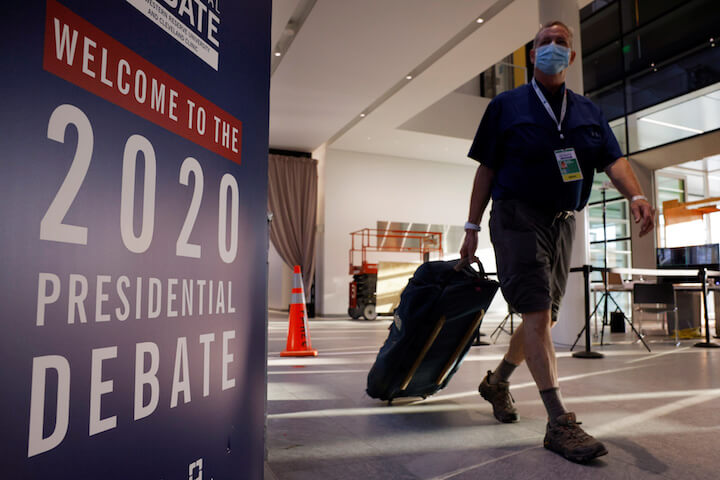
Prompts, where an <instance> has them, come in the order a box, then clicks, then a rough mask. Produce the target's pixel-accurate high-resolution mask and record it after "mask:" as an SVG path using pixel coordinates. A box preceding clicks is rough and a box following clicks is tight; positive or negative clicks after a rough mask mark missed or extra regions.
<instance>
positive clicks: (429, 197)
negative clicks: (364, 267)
mask: <svg viewBox="0 0 720 480" xmlns="http://www.w3.org/2000/svg"><path fill="white" fill-rule="evenodd" d="M476 168H477V164H476V163H475V162H474V161H473V160H470V159H468V160H467V165H458V164H449V163H439V162H430V161H421V160H415V159H408V158H400V157H389V156H382V155H375V154H366V153H358V152H349V151H343V150H336V149H328V150H327V158H326V163H325V172H324V177H325V198H324V203H325V215H324V219H325V224H324V228H319V229H318V230H319V231H322V232H323V233H322V234H321V235H322V236H323V241H322V242H320V243H321V244H322V245H324V251H323V252H322V253H321V252H318V255H322V257H323V262H322V269H318V277H317V278H318V281H317V283H318V285H319V286H321V288H318V292H317V295H318V297H319V298H318V305H319V309H320V308H321V310H319V311H320V313H321V314H322V315H338V314H340V315H346V314H347V308H348V284H349V282H350V281H351V280H352V277H351V276H350V275H349V274H348V266H349V265H348V262H349V259H348V250H349V249H350V232H353V231H355V230H359V229H362V228H376V222H377V221H378V220H389V221H397V222H420V223H428V224H432V223H435V224H446V225H463V224H464V223H465V221H466V220H467V214H468V206H469V202H470V193H471V190H472V182H473V178H474V175H475V170H476ZM487 221H488V214H487V213H486V215H485V216H484V218H483V222H482V226H483V230H482V232H480V236H479V248H478V252H479V255H478V256H479V257H480V259H481V260H482V261H483V264H484V266H485V268H486V270H488V271H494V270H495V260H494V256H493V255H494V254H493V250H492V247H491V245H490V238H489V234H488V228H487ZM397 258H398V260H400V261H414V260H416V257H415V256H414V254H398V257H397ZM417 259H418V260H419V258H417ZM370 260H371V261H372V259H370ZM320 278H322V280H320ZM497 297H498V299H499V301H496V302H494V304H493V308H492V309H493V310H495V309H499V310H500V311H501V312H504V311H505V310H506V308H507V307H506V305H505V303H504V301H503V300H502V295H500V294H498V296H497ZM320 306H321V307H320Z"/></svg>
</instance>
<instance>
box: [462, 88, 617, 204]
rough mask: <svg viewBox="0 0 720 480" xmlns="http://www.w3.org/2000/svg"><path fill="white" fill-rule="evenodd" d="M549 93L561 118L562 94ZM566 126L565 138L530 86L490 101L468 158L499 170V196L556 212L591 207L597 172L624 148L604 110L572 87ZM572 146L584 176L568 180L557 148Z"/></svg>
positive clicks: (494, 194) (495, 193) (494, 189)
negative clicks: (565, 178)
mask: <svg viewBox="0 0 720 480" xmlns="http://www.w3.org/2000/svg"><path fill="white" fill-rule="evenodd" d="M538 85H540V84H538ZM540 87H541V88H542V86H541V85H540ZM563 88H564V86H563ZM543 90H544V89H543ZM559 93H560V92H559ZM544 94H545V96H546V98H547V99H548V102H549V103H551V105H552V107H553V110H555V112H556V113H555V115H556V118H559V117H560V115H559V110H560V108H559V102H560V101H562V96H561V95H556V96H555V97H554V98H551V97H550V96H549V95H548V93H547V91H545V90H544ZM561 127H562V133H563V136H564V137H565V138H564V139H562V138H560V134H559V132H558V129H557V124H556V123H555V122H554V121H553V119H552V118H550V115H549V114H548V112H547V111H546V110H545V107H543V105H542V102H541V101H540V99H539V98H538V97H537V94H536V93H535V90H534V89H533V87H532V85H530V84H526V85H523V86H520V87H518V88H515V89H513V90H510V91H508V92H503V93H501V94H500V95H498V96H497V97H495V98H494V99H493V100H492V101H491V102H490V104H489V105H488V107H487V110H486V111H485V114H484V115H483V118H482V120H481V122H480V126H479V127H478V130H477V133H476V134H475V140H474V141H473V144H472V147H470V152H469V153H468V156H469V157H470V158H472V159H474V160H477V161H478V162H480V163H481V164H483V165H485V166H487V167H489V168H491V169H493V170H494V171H495V179H494V181H493V186H492V198H493V200H506V199H518V200H523V201H526V202H528V203H531V204H532V205H535V206H537V207H539V208H541V209H543V210H548V211H553V212H559V211H563V210H582V209H583V207H585V205H586V204H587V201H588V198H590V190H591V188H592V181H593V175H594V172H595V171H597V172H601V171H603V170H604V169H605V168H606V167H607V166H608V165H610V164H611V163H613V162H614V161H615V160H617V159H618V158H620V157H622V152H621V151H620V146H619V145H618V142H617V140H616V139H615V136H614V135H613V133H612V131H611V130H610V126H609V125H608V123H607V121H606V120H605V117H604V116H603V114H602V112H601V111H600V109H599V108H598V107H597V106H596V105H595V104H593V103H592V102H591V101H590V100H588V99H587V98H585V97H583V96H581V95H577V94H575V93H573V92H572V91H570V90H569V89H568V90H567V112H566V114H565V119H564V120H563V122H562V125H561ZM569 147H573V148H574V149H575V153H576V155H577V158H578V163H579V164H580V169H581V171H582V174H583V178H582V180H575V181H572V182H564V181H563V177H562V175H561V173H560V167H559V166H558V163H557V160H556V157H555V153H554V152H555V150H561V149H565V148H569Z"/></svg>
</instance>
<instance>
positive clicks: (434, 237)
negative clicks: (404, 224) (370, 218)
mask: <svg viewBox="0 0 720 480" xmlns="http://www.w3.org/2000/svg"><path fill="white" fill-rule="evenodd" d="M442 236H443V234H442V232H424V231H418V230H379V229H376V228H363V229H361V230H357V231H355V232H352V233H350V237H351V247H350V252H349V257H350V275H356V274H364V273H377V265H378V264H377V263H370V262H368V253H370V252H399V253H419V254H420V258H421V260H428V259H429V257H430V255H431V254H433V253H437V254H438V257H441V256H442ZM357 260H360V262H359V263H357Z"/></svg>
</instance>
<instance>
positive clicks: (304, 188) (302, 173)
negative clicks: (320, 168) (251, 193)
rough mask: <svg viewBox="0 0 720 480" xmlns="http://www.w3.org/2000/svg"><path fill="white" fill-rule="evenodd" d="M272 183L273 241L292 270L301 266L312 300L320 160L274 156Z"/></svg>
mask: <svg viewBox="0 0 720 480" xmlns="http://www.w3.org/2000/svg"><path fill="white" fill-rule="evenodd" d="M268 183H269V185H268V209H269V211H270V212H271V213H272V214H273V219H272V222H271V223H270V240H271V241H272V243H273V245H274V246H275V249H276V250H277V251H278V253H279V254H280V257H281V258H282V259H283V260H284V261H285V263H287V264H288V265H289V266H290V267H291V268H292V267H294V266H295V265H300V268H301V269H302V276H303V283H304V287H305V297H306V301H309V295H310V286H311V285H312V280H313V276H314V275H315V224H316V219H317V184H318V174H317V160H314V159H312V158H303V157H287V156H283V155H273V154H271V155H270V157H269V162H268Z"/></svg>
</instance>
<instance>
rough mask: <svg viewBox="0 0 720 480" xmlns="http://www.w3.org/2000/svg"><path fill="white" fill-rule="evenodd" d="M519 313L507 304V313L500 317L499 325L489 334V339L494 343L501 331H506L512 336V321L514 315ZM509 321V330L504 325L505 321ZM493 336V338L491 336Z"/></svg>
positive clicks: (513, 328) (513, 325) (513, 327)
mask: <svg viewBox="0 0 720 480" xmlns="http://www.w3.org/2000/svg"><path fill="white" fill-rule="evenodd" d="M515 315H519V313H517V312H516V311H515V310H514V309H513V308H512V307H511V306H510V305H509V304H508V313H507V315H505V318H503V319H502V322H500V325H498V326H497V327H496V328H495V330H493V332H492V333H491V334H490V339H491V340H492V341H493V342H492V343H495V342H497V341H498V338H500V334H501V333H503V332H504V333H507V334H508V335H510V336H512V334H513V333H514V332H515V323H514V316H515ZM508 321H510V330H507V329H506V328H505V326H506V325H507V322H508ZM493 337H495V338H493Z"/></svg>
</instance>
